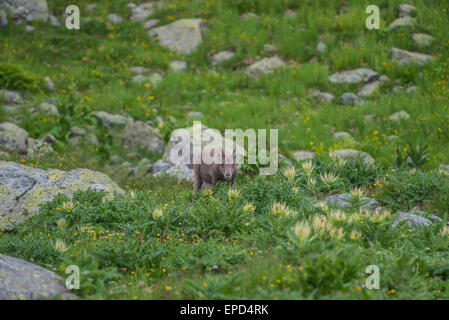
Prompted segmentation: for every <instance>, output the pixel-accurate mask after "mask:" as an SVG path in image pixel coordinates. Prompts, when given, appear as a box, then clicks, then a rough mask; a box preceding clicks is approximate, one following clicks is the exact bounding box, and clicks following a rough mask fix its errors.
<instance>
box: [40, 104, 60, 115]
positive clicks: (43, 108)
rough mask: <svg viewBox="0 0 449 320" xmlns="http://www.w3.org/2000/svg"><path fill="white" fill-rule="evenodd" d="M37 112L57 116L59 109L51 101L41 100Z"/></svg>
mask: <svg viewBox="0 0 449 320" xmlns="http://www.w3.org/2000/svg"><path fill="white" fill-rule="evenodd" d="M36 111H37V112H39V113H42V114H45V115H49V116H56V117H58V116H59V110H58V108H57V107H56V106H55V105H54V104H51V103H47V102H42V103H41V104H40V105H39V106H38V107H37V109H36Z"/></svg>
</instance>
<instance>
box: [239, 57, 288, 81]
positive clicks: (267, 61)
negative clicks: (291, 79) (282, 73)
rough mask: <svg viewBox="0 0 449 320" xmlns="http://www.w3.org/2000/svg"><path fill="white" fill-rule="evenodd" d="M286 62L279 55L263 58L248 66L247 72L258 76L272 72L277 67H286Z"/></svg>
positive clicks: (252, 75) (255, 76) (254, 76)
mask: <svg viewBox="0 0 449 320" xmlns="http://www.w3.org/2000/svg"><path fill="white" fill-rule="evenodd" d="M284 66H285V63H284V62H283V61H282V60H281V59H280V58H279V57H277V56H274V57H271V58H263V59H262V60H259V61H257V62H254V63H253V64H252V65H250V66H249V67H247V68H246V72H247V73H248V74H249V75H250V76H251V77H253V78H257V77H259V76H260V75H263V74H272V73H274V72H275V71H276V70H277V69H279V68H281V67H284Z"/></svg>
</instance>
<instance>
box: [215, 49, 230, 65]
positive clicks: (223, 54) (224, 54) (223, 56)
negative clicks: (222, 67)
mask: <svg viewBox="0 0 449 320" xmlns="http://www.w3.org/2000/svg"><path fill="white" fill-rule="evenodd" d="M234 56H235V53H234V52H232V51H230V50H226V51H220V52H217V53H216V54H214V55H213V56H212V58H211V62H212V65H214V66H218V65H219V64H222V63H223V62H226V61H228V60H231V59H232V58H234Z"/></svg>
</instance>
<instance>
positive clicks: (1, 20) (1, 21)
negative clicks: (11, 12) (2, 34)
mask: <svg viewBox="0 0 449 320" xmlns="http://www.w3.org/2000/svg"><path fill="white" fill-rule="evenodd" d="M7 25H8V16H7V14H6V12H5V11H3V10H0V29H1V28H3V27H6V26H7Z"/></svg>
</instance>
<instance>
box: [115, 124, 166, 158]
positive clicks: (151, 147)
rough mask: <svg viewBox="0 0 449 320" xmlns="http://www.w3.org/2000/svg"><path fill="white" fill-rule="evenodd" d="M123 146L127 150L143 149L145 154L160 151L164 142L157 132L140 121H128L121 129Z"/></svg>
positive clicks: (162, 149)
mask: <svg viewBox="0 0 449 320" xmlns="http://www.w3.org/2000/svg"><path fill="white" fill-rule="evenodd" d="M122 140H123V147H124V148H125V149H128V150H136V149H137V150H139V149H143V150H144V152H146V153H147V154H153V153H162V152H163V151H164V144H163V143H162V137H161V136H160V135H159V133H158V132H157V131H156V129H154V128H153V127H151V126H150V125H148V124H146V123H145V122H142V121H135V122H131V123H128V125H126V127H125V128H124V129H123V131H122Z"/></svg>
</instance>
